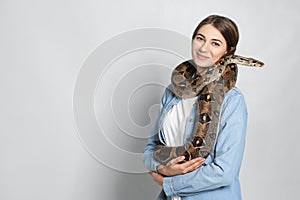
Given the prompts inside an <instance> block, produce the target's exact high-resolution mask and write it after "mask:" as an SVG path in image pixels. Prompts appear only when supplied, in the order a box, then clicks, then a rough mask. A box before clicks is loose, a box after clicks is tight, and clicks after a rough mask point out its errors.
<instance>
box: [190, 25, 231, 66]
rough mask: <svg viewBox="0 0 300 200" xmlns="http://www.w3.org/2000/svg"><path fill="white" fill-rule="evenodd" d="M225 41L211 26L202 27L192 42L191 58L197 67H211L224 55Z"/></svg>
mask: <svg viewBox="0 0 300 200" xmlns="http://www.w3.org/2000/svg"><path fill="white" fill-rule="evenodd" d="M226 49H227V44H226V40H225V38H224V37H223V35H222V34H221V33H220V32H219V31H218V29H216V28H215V27H214V26H213V25H211V24H206V25H203V26H202V27H201V28H200V29H199V30H198V32H197V35H196V37H195V38H194V39H193V41H192V57H193V61H194V63H195V64H196V65H197V67H210V66H213V65H214V64H215V63H216V62H217V61H218V60H219V59H220V58H221V57H222V56H223V55H224V54H225V53H226Z"/></svg>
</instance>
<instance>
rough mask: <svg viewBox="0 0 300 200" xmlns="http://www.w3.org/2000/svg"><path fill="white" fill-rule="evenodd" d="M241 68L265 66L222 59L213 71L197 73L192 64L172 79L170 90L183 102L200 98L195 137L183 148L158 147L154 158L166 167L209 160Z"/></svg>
mask: <svg viewBox="0 0 300 200" xmlns="http://www.w3.org/2000/svg"><path fill="white" fill-rule="evenodd" d="M237 64H239V65H246V66H253V67H262V66H263V65H264V63H263V62H261V61H258V60H256V59H253V58H246V57H242V56H238V55H231V56H226V57H222V58H221V59H220V60H219V61H218V62H217V63H216V64H215V66H213V67H208V68H202V69H200V70H201V71H199V70H198V71H197V69H196V67H195V64H194V63H193V61H192V60H190V61H185V62H183V63H181V64H180V65H178V66H177V67H176V68H175V69H174V71H173V73H172V78H171V82H172V84H171V86H170V89H171V90H172V92H173V93H174V94H175V95H176V96H178V97H179V98H191V97H195V96H198V95H199V98H198V101H199V102H198V105H197V113H196V116H195V124H194V128H193V134H192V136H191V138H190V139H189V140H188V142H187V143H186V144H184V145H182V146H177V147H169V146H164V145H157V146H156V149H155V152H154V158H155V159H156V160H157V161H158V162H160V163H161V164H163V165H166V164H167V163H168V162H169V161H170V160H172V159H174V158H176V157H178V156H185V161H188V160H191V159H193V158H196V157H203V158H206V157H207V156H208V155H209V153H210V151H211V149H212V147H213V145H214V142H215V139H216V134H217V129H218V120H219V113H220V107H221V104H222V101H223V99H224V96H225V94H226V92H227V91H228V90H230V89H231V88H232V87H234V86H235V83H236V80H237V73H238V68H237Z"/></svg>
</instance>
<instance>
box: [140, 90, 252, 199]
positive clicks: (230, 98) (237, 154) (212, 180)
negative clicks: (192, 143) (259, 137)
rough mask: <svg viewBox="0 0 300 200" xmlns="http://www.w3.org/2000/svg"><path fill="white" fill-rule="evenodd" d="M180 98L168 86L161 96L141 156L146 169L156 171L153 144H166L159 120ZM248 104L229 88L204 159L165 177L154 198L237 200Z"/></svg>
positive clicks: (189, 124)
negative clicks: (187, 170)
mask: <svg viewBox="0 0 300 200" xmlns="http://www.w3.org/2000/svg"><path fill="white" fill-rule="evenodd" d="M179 101H180V99H179V98H177V97H176V96H174V94H173V93H172V92H171V91H170V90H169V89H168V88H167V89H166V90H165V92H164V94H163V96H162V100H161V103H160V112H159V115H158V117H157V119H156V122H155V123H154V126H153V127H152V129H151V134H150V137H149V138H148V143H147V145H146V147H145V149H144V153H143V156H142V159H143V161H144V165H145V167H146V168H147V169H148V170H151V171H155V172H156V167H157V166H158V165H159V163H158V162H157V161H156V160H155V159H154V158H153V151H154V149H155V146H156V145H159V144H165V141H164V138H163V134H162V131H161V130H162V128H161V126H162V123H163V120H164V116H165V114H166V112H167V111H168V110H169V109H170V108H171V107H172V106H173V105H175V104H177V103H178V102H179ZM194 116H195V108H194V109H193V111H192V112H191V114H190V116H189V117H188V119H187V123H186V132H185V138H184V141H185V142H186V141H187V140H188V139H189V138H190V137H191V135H192V130H193V125H194ZM247 116H248V114H247V108H246V104H245V100H244V97H243V95H242V93H241V92H240V91H239V90H238V89H237V88H235V87H234V88H232V89H231V90H229V91H228V92H227V93H226V95H225V97H224V100H223V102H222V105H221V109H220V117H219V124H218V132H217V138H216V141H215V144H214V146H213V149H212V151H211V153H210V155H209V156H208V157H207V158H206V160H205V163H204V164H203V165H202V166H201V167H200V168H198V169H196V170H194V171H192V172H189V173H186V174H181V175H176V176H171V177H164V181H163V190H162V191H161V193H160V194H159V196H158V197H157V200H168V199H170V196H172V195H173V196H181V199H182V200H194V199H197V200H219V199H220V200H240V199H242V197H241V191H240V182H239V171H240V167H241V162H242V157H243V152H244V147H245V136H246V127H247Z"/></svg>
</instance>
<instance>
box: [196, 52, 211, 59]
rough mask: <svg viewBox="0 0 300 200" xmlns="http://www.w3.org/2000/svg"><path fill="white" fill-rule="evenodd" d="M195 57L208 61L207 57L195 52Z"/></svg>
mask: <svg viewBox="0 0 300 200" xmlns="http://www.w3.org/2000/svg"><path fill="white" fill-rule="evenodd" d="M196 55H197V57H198V58H199V59H201V60H205V59H208V58H209V57H208V56H204V55H202V54H200V53H197V52H196Z"/></svg>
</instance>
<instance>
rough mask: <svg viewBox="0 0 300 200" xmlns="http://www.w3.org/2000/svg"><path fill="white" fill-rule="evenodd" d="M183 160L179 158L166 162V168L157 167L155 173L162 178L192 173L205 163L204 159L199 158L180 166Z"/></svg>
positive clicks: (162, 166) (181, 157) (182, 157)
mask: <svg viewBox="0 0 300 200" xmlns="http://www.w3.org/2000/svg"><path fill="white" fill-rule="evenodd" d="M184 158H185V157H184V156H180V157H177V158H174V159H173V160H171V161H170V162H168V163H167V165H166V166H164V165H159V166H158V167H157V172H158V173H159V174H161V175H164V176H175V175H179V174H185V173H188V172H191V171H194V170H195V169H197V168H199V167H200V166H201V165H203V163H204V162H205V159H204V158H200V157H199V158H194V159H192V160H190V161H187V162H184V163H181V164H180V162H182V161H184ZM150 175H151V174H150ZM152 177H153V175H152ZM153 178H154V177H153Z"/></svg>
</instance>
